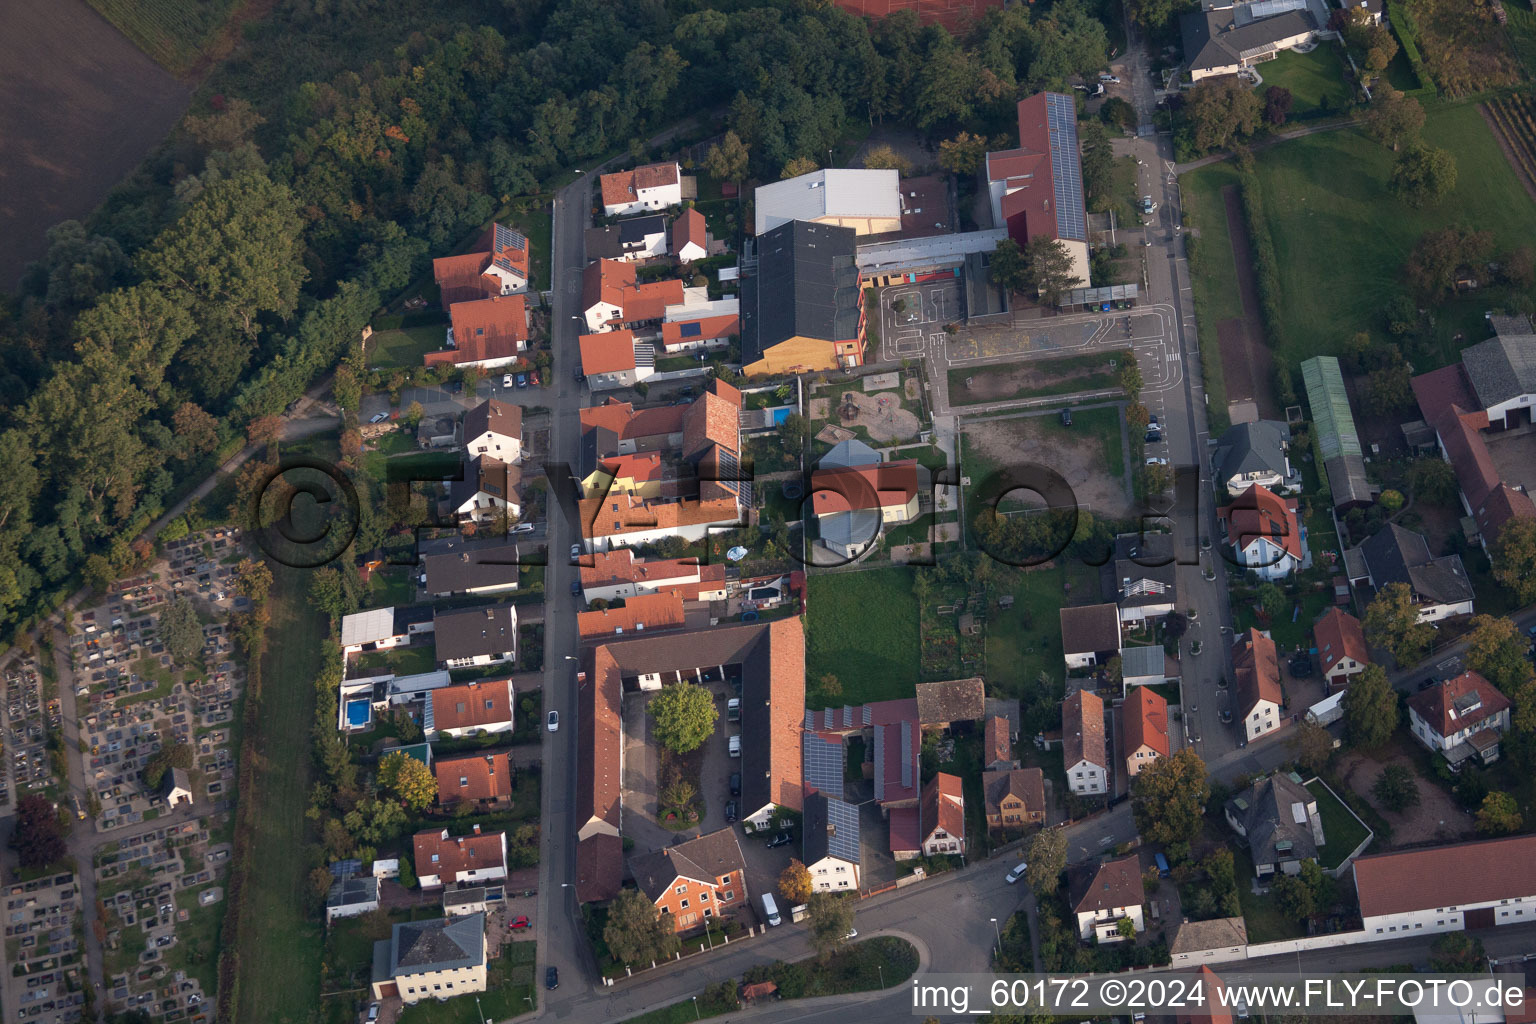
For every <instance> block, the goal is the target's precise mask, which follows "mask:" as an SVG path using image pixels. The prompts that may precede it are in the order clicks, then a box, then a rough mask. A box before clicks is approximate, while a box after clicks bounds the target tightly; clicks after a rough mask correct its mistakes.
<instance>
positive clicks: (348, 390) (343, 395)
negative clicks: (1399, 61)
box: [331, 363, 363, 412]
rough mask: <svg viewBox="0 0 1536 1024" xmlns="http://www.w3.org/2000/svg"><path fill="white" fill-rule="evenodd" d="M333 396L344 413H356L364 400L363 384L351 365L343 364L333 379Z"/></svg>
mask: <svg viewBox="0 0 1536 1024" xmlns="http://www.w3.org/2000/svg"><path fill="white" fill-rule="evenodd" d="M331 395H332V396H333V397H334V398H335V399H336V404H337V405H338V406H340V407H341V409H342V410H343V411H344V412H356V411H357V407H358V405H359V404H361V403H362V400H363V382H362V380H361V379H360V378H359V377H358V376H357V371H356V370H354V369H353V368H352V364H351V363H342V364H341V365H340V366H338V367H337V368H336V376H335V377H333V378H331Z"/></svg>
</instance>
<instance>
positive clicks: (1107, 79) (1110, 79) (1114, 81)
mask: <svg viewBox="0 0 1536 1024" xmlns="http://www.w3.org/2000/svg"><path fill="white" fill-rule="evenodd" d="M1099 81H1101V82H1104V83H1107V84H1109V85H1119V84H1120V79H1119V77H1118V76H1116V75H1100V76H1099Z"/></svg>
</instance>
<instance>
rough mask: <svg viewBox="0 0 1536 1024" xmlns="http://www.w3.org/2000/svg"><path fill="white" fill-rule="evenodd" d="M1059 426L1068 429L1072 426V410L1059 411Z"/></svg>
mask: <svg viewBox="0 0 1536 1024" xmlns="http://www.w3.org/2000/svg"><path fill="white" fill-rule="evenodd" d="M1061 425H1062V426H1064V427H1070V426H1071V425H1072V410H1071V409H1063V410H1061Z"/></svg>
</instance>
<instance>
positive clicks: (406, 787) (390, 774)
mask: <svg viewBox="0 0 1536 1024" xmlns="http://www.w3.org/2000/svg"><path fill="white" fill-rule="evenodd" d="M379 788H380V789H382V790H384V791H385V792H386V793H390V794H392V795H393V796H394V797H395V798H397V799H398V800H399V801H400V802H401V803H402V804H404V805H405V806H406V807H408V808H410V809H411V810H413V811H424V810H426V809H427V808H428V807H430V806H431V805H432V804H433V802H434V801H436V800H437V775H436V774H435V773H434V772H433V771H432V769H430V768H428V767H427V765H426V762H425V761H418V760H417V759H416V758H414V757H412V756H411V755H410V754H407V753H406V752H405V751H403V750H396V751H395V752H393V753H391V754H386V755H384V759H383V760H382V761H380V762H379Z"/></svg>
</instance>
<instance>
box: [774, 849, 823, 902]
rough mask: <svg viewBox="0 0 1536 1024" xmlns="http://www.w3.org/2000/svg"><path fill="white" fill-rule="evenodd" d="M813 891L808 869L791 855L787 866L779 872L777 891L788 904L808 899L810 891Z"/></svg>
mask: <svg viewBox="0 0 1536 1024" xmlns="http://www.w3.org/2000/svg"><path fill="white" fill-rule="evenodd" d="M815 891H816V890H815V889H814V888H813V886H812V882H811V872H810V869H809V868H807V867H806V866H805V865H804V864H802V863H800V861H799V860H798V859H796V858H793V857H791V858H790V861H789V866H788V867H786V868H785V869H784V870H783V871H781V872H779V893H780V894H781V895H782V896H783V897H784V899H785V901H786V902H787V903H789V905H790V906H799V905H800V904H802V903H804V902H805V901H806V900H808V899H810V898H811V893H813V892H815Z"/></svg>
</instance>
